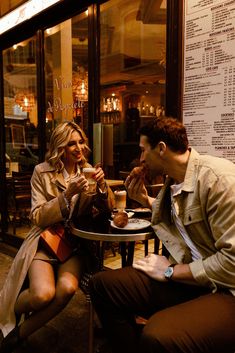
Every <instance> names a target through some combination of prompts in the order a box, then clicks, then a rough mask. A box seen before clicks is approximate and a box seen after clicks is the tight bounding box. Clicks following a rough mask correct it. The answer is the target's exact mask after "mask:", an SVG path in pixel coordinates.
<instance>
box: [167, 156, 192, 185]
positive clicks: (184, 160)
mask: <svg viewBox="0 0 235 353" xmlns="http://www.w3.org/2000/svg"><path fill="white" fill-rule="evenodd" d="M189 156H190V151H189V150H187V151H186V152H185V153H183V154H175V155H174V156H173V158H172V163H171V165H170V167H169V171H168V175H169V176H170V177H171V178H172V179H174V182H175V184H180V183H182V182H183V181H184V178H185V174H186V169H187V166H188V160H189Z"/></svg>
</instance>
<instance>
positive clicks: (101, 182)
mask: <svg viewBox="0 0 235 353" xmlns="http://www.w3.org/2000/svg"><path fill="white" fill-rule="evenodd" d="M94 179H95V180H96V182H97V184H98V186H99V188H100V189H101V190H102V191H105V189H106V184H105V179H104V171H103V169H102V168H101V167H100V164H97V165H96V166H95V174H94Z"/></svg>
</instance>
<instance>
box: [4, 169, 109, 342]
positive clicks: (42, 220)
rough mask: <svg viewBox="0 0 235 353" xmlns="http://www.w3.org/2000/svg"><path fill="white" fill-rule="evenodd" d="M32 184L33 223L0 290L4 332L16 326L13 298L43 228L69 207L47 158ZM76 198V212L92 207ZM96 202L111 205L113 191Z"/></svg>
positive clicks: (105, 206) (60, 179)
mask: <svg viewBox="0 0 235 353" xmlns="http://www.w3.org/2000/svg"><path fill="white" fill-rule="evenodd" d="M31 188H32V205H31V213H30V219H31V221H32V223H33V224H34V226H33V227H32V229H31V230H30V232H29V234H28V235H27V237H26V239H25V240H24V242H23V244H22V246H21V247H20V249H19V251H18V253H17V254H16V257H15V259H14V261H13V264H12V266H11V268H10V271H9V273H8V275H7V278H6V281H5V284H4V286H3V289H2V290H1V292H0V329H1V330H2V333H3V335H4V336H6V335H7V334H8V333H9V332H10V331H11V330H12V329H13V328H14V327H15V324H16V317H15V312H14V306H15V302H16V299H17V297H18V295H19V293H20V290H21V288H22V285H23V283H24V280H25V278H26V275H27V273H28V269H29V266H30V264H31V262H32V260H33V258H34V256H35V254H36V251H37V247H38V242H39V238H40V234H41V232H42V229H45V228H46V227H47V226H49V225H52V224H55V223H57V222H61V221H63V220H64V219H66V218H67V217H68V216H69V211H68V209H67V206H66V204H65V201H64V198H63V196H62V191H64V190H65V189H66V185H65V181H64V178H63V174H62V173H57V172H56V171H55V170H54V168H52V167H51V166H50V165H49V164H48V163H47V162H44V163H41V164H39V165H37V166H36V167H35V169H34V172H33V175H32V179H31ZM98 194H99V193H98ZM77 202H78V203H79V207H78V210H77V212H78V214H81V213H82V214H84V213H85V214H86V213H89V212H90V211H91V208H92V205H91V199H89V198H88V197H87V196H86V195H84V194H81V195H80V196H78V200H77ZM96 202H97V204H96V206H97V207H98V208H103V209H111V207H112V206H113V195H112V191H111V190H110V189H109V188H108V198H107V197H105V196H104V195H103V194H100V197H99V196H98V197H97V201H96Z"/></svg>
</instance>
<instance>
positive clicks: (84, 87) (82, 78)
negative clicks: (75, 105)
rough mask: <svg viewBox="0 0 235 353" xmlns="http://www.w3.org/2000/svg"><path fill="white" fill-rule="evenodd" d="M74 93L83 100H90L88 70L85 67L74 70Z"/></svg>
mask: <svg viewBox="0 0 235 353" xmlns="http://www.w3.org/2000/svg"><path fill="white" fill-rule="evenodd" d="M72 82H73V95H74V97H75V99H76V100H79V101H81V102H84V101H88V72H87V71H86V70H85V68H83V67H79V68H78V71H76V72H73V81H72Z"/></svg>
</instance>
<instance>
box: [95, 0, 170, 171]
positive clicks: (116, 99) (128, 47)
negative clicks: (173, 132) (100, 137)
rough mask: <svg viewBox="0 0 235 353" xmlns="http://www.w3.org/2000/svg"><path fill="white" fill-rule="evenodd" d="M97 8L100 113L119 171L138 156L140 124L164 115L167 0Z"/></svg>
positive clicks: (118, 1) (117, 0)
mask: <svg viewBox="0 0 235 353" xmlns="http://www.w3.org/2000/svg"><path fill="white" fill-rule="evenodd" d="M100 13H101V18H100V34H101V40H100V48H101V57H100V73H101V77H100V84H101V95H100V114H101V122H102V124H104V125H105V124H109V125H110V124H111V125H113V140H114V161H113V165H114V167H115V168H116V172H117V171H118V170H120V169H122V170H123V169H124V170H125V169H127V170H128V169H129V168H130V163H131V161H132V159H134V158H136V157H138V156H137V155H136V154H138V148H136V144H137V141H138V136H137V133H136V132H137V130H138V128H139V127H140V126H141V125H143V124H145V123H146V122H147V121H149V120H151V119H154V117H156V116H161V115H164V114H165V108H164V107H165V62H166V59H165V53H166V1H165V0H156V1H151V0H132V1H131V2H126V1H125V0H111V1H108V2H106V3H104V4H102V5H101V11H100ZM106 147H107V146H106ZM106 147H105V148H106ZM127 148H128V153H126V152H127ZM116 174H117V173H116Z"/></svg>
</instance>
